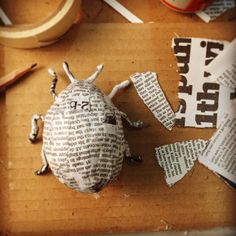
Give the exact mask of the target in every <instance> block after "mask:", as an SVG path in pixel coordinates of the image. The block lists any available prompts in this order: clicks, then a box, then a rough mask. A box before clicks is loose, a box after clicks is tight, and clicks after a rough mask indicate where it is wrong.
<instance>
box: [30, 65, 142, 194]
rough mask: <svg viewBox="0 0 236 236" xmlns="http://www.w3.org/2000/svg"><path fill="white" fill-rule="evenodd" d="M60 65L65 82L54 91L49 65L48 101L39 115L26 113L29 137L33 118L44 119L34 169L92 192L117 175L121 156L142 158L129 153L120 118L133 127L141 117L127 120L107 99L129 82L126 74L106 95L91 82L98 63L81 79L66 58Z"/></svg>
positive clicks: (35, 124)
mask: <svg viewBox="0 0 236 236" xmlns="http://www.w3.org/2000/svg"><path fill="white" fill-rule="evenodd" d="M63 68H64V70H65V73H66V74H67V76H68V77H69V79H70V82H71V83H70V84H69V85H68V86H67V87H66V89H64V90H63V91H62V92H61V93H60V94H58V95H57V94H56V92H55V88H56V84H57V75H56V73H55V72H54V71H53V70H52V69H49V70H48V72H49V74H50V75H51V76H52V78H53V80H52V83H51V87H50V93H51V95H52V96H53V98H54V99H55V101H54V104H53V105H52V106H51V107H50V108H49V110H48V112H47V114H46V115H45V116H43V115H34V116H33V117H32V130H31V133H30V135H29V141H30V142H31V143H34V142H35V141H36V139H37V135H38V132H39V126H38V120H42V121H43V122H44V128H43V145H42V152H41V155H42V160H43V165H42V167H41V168H40V169H39V170H37V171H36V172H35V173H36V174H37V175H42V174H44V173H45V172H46V171H47V169H48V168H49V167H50V169H51V171H52V172H53V174H54V175H55V176H56V177H57V178H58V179H59V181H60V182H62V183H63V184H65V185H66V186H68V187H70V188H73V189H75V190H76V191H79V192H87V193H93V192H98V191H100V190H101V189H102V188H103V187H104V186H106V185H107V184H108V183H109V182H110V181H111V180H114V179H115V178H117V177H118V175H119V174H120V172H121V169H122V162H123V157H124V156H126V157H128V158H129V159H130V160H131V161H132V162H141V161H142V158H141V157H140V156H131V153H130V149H129V146H128V143H127V141H126V139H125V137H124V132H123V124H122V120H124V121H126V122H127V124H129V125H130V126H131V127H134V128H141V127H142V126H143V122H142V121H131V120H130V119H129V118H128V117H127V115H126V114H125V113H123V112H121V111H119V110H118V109H117V108H116V107H115V106H114V104H113V103H112V101H111V99H112V98H113V97H114V95H115V94H116V93H117V91H118V90H120V89H122V88H125V87H127V86H128V85H129V83H130V82H129V80H125V81H123V82H121V83H120V84H118V85H116V86H115V87H114V88H113V89H112V91H111V93H110V94H109V95H108V96H106V95H105V94H104V93H102V92H101V91H100V89H98V88H97V87H96V86H95V84H94V82H95V80H96V78H97V77H98V75H99V74H100V73H101V71H102V69H103V65H99V66H97V69H96V71H95V73H94V74H93V75H92V76H90V77H89V78H87V79H85V80H77V79H76V78H75V77H74V75H73V74H72V73H71V71H70V69H69V66H68V64H67V63H66V62H64V63H63Z"/></svg>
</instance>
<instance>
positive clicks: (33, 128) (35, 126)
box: [28, 114, 44, 143]
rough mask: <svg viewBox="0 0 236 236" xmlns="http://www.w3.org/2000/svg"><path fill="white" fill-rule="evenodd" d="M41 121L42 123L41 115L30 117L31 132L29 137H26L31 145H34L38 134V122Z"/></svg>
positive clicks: (42, 117)
mask: <svg viewBox="0 0 236 236" xmlns="http://www.w3.org/2000/svg"><path fill="white" fill-rule="evenodd" d="M39 120H42V121H44V116H43V115H38V114H35V115H33V116H32V120H31V132H30V135H29V137H28V139H29V141H30V142H31V143H35V141H36V139H37V136H38V133H39V126H38V121H39Z"/></svg>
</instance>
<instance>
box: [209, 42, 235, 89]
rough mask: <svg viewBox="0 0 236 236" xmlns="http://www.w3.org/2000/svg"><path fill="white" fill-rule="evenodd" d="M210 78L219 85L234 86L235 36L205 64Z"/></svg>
mask: <svg viewBox="0 0 236 236" xmlns="http://www.w3.org/2000/svg"><path fill="white" fill-rule="evenodd" d="M207 71H208V72H209V73H211V79H212V80H213V81H217V82H219V83H220V84H221V85H224V86H226V87H230V88H232V89H234V88H236V38H235V39H234V40H233V41H232V43H230V45H229V46H228V47H227V48H226V49H225V50H224V51H223V52H222V53H220V54H219V55H218V56H217V57H216V59H215V60H214V61H213V62H212V63H211V64H209V65H208V66H207Z"/></svg>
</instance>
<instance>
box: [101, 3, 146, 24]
mask: <svg viewBox="0 0 236 236" xmlns="http://www.w3.org/2000/svg"><path fill="white" fill-rule="evenodd" d="M104 2H106V3H107V4H108V5H109V6H111V7H112V8H113V9H114V10H116V11H117V12H118V13H120V14H121V15H122V16H123V17H124V18H126V19H127V20H128V21H130V22H131V23H143V21H142V20H141V19H139V18H138V17H137V16H135V15H134V14H133V13H132V12H130V11H129V10H128V9H127V8H125V7H124V6H123V5H121V4H120V3H119V2H117V1H116V0H104Z"/></svg>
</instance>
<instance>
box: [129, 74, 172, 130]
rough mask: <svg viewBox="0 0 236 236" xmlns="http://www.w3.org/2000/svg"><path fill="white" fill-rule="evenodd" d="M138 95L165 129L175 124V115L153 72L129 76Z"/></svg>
mask: <svg viewBox="0 0 236 236" xmlns="http://www.w3.org/2000/svg"><path fill="white" fill-rule="evenodd" d="M130 78H131V80H132V82H133V83H134V86H135V88H136V90H137V92H138V95H139V96H140V97H141V99H142V100H143V101H144V103H145V104H146V105H147V107H148V108H149V109H150V110H151V112H152V113H153V115H154V116H155V117H156V119H157V120H158V121H160V122H161V123H162V124H163V125H164V126H165V127H166V128H167V129H169V130H171V129H172V127H173V126H174V124H175V113H174V112H173V110H172V108H171V106H170V104H169V103H168V101H167V99H166V97H165V94H164V92H163V91H162V89H161V87H160V85H159V83H158V80H157V75H156V73H155V72H146V73H136V74H134V75H131V76H130Z"/></svg>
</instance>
